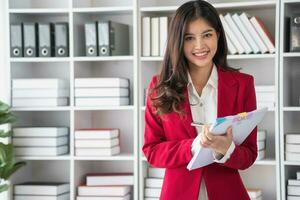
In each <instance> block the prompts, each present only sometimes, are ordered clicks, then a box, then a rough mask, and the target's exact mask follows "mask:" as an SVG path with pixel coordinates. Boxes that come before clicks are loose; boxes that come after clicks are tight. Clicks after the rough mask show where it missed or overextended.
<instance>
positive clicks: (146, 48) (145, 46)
mask: <svg viewBox="0 0 300 200" xmlns="http://www.w3.org/2000/svg"><path fill="white" fill-rule="evenodd" d="M142 41H143V42H142V55H143V56H151V23H150V17H143V18H142Z"/></svg>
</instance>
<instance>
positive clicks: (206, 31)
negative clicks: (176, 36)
mask: <svg viewBox="0 0 300 200" xmlns="http://www.w3.org/2000/svg"><path fill="white" fill-rule="evenodd" d="M211 31H213V29H208V30H205V31H203V32H202V33H201V34H205V33H208V32H211ZM186 35H195V34H193V33H185V34H184V36H186Z"/></svg>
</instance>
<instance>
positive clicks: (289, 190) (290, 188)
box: [287, 185, 300, 196]
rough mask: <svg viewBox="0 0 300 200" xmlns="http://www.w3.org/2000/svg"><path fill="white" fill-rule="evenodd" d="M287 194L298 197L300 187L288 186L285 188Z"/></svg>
mask: <svg viewBox="0 0 300 200" xmlns="http://www.w3.org/2000/svg"><path fill="white" fill-rule="evenodd" d="M287 194H288V195H294V196H300V187H299V186H294V185H288V186H287Z"/></svg>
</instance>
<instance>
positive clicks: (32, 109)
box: [11, 106, 71, 111]
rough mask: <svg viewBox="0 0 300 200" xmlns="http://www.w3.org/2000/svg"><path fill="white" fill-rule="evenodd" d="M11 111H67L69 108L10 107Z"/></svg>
mask: <svg viewBox="0 0 300 200" xmlns="http://www.w3.org/2000/svg"><path fill="white" fill-rule="evenodd" d="M11 110H12V111H68V110H71V106H60V107H59V106H57V107H12V108H11Z"/></svg>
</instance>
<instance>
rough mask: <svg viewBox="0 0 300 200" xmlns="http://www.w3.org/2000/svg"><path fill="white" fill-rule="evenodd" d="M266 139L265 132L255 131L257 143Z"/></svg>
mask: <svg viewBox="0 0 300 200" xmlns="http://www.w3.org/2000/svg"><path fill="white" fill-rule="evenodd" d="M266 138H267V131H266V130H258V131H257V141H264V140H266Z"/></svg>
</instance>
